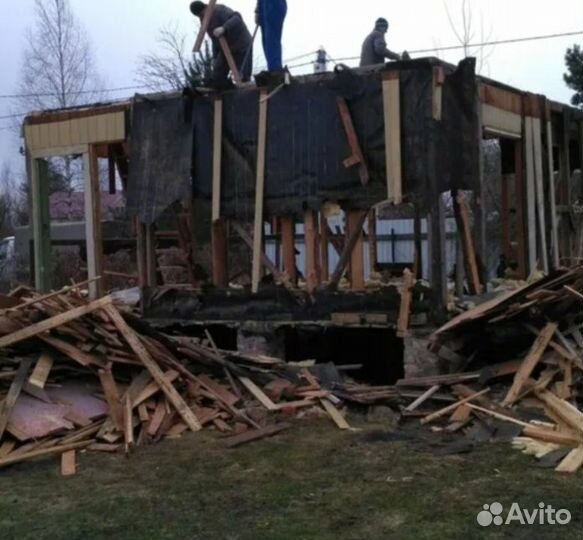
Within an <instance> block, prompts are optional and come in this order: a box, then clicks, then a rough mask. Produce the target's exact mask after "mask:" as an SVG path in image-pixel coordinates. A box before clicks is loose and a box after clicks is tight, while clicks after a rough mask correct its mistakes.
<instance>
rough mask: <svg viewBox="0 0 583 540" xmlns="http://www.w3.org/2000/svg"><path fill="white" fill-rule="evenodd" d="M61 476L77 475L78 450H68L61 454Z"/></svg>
mask: <svg viewBox="0 0 583 540" xmlns="http://www.w3.org/2000/svg"><path fill="white" fill-rule="evenodd" d="M61 474H62V475H63V476H74V475H75V474H77V450H67V451H66V452H63V453H62V454H61Z"/></svg>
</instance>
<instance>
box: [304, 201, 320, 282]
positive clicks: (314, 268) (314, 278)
mask: <svg viewBox="0 0 583 540" xmlns="http://www.w3.org/2000/svg"><path fill="white" fill-rule="evenodd" d="M304 238H305V243H306V269H305V278H306V285H307V288H308V291H309V292H313V291H314V290H315V289H316V287H318V285H319V284H320V268H319V266H320V265H319V260H320V252H319V248H318V214H317V213H316V211H315V210H311V209H309V208H308V209H307V210H306V212H305V214H304Z"/></svg>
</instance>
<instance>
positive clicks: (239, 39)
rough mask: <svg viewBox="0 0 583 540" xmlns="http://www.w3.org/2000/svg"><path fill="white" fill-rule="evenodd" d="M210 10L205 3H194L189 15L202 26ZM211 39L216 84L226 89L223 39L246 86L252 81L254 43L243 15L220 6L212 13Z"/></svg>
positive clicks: (227, 74)
mask: <svg viewBox="0 0 583 540" xmlns="http://www.w3.org/2000/svg"><path fill="white" fill-rule="evenodd" d="M207 9H208V6H207V4H205V3H204V2H200V1H197V2H192V3H191V4H190V11H191V12H192V14H193V15H194V16H196V17H198V18H199V19H200V20H201V22H202V20H203V18H204V14H205V11H206V10H207ZM207 32H208V35H209V37H210V38H211V41H212V44H213V58H214V64H213V83H214V84H215V85H217V86H224V85H225V83H226V82H227V80H228V77H229V65H228V63H227V60H226V58H225V55H224V53H223V50H222V48H221V44H220V43H219V38H221V37H224V38H225V39H226V41H227V43H228V45H229V49H231V53H232V55H233V58H234V60H235V64H236V65H237V67H238V68H239V72H240V74H241V79H242V80H243V82H246V81H249V80H250V79H251V72H252V71H253V39H252V38H251V34H250V33H249V30H248V29H247V26H246V25H245V22H244V21H243V17H241V14H240V13H237V12H236V11H233V10H232V9H231V8H229V7H227V6H223V5H221V4H217V5H216V6H215V8H214V10H213V14H212V16H211V19H210V22H209V25H208V29H207Z"/></svg>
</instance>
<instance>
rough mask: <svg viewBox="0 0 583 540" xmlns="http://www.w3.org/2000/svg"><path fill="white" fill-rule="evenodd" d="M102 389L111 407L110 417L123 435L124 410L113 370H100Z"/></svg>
mask: <svg viewBox="0 0 583 540" xmlns="http://www.w3.org/2000/svg"><path fill="white" fill-rule="evenodd" d="M98 375H99V380H100V381H101V387H102V389H103V393H104V395H105V401H106V402H107V406H108V407H109V416H110V417H111V419H112V421H113V423H114V425H115V427H116V429H117V430H118V431H119V432H122V433H123V428H124V423H123V408H122V404H121V396H120V393H119V390H118V387H117V384H116V382H115V379H114V378H113V373H112V371H111V369H100V370H99V371H98Z"/></svg>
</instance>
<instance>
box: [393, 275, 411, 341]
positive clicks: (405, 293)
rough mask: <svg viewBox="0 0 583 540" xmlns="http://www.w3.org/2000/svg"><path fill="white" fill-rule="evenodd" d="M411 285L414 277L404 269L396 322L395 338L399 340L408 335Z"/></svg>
mask: <svg viewBox="0 0 583 540" xmlns="http://www.w3.org/2000/svg"><path fill="white" fill-rule="evenodd" d="M413 285H415V276H414V275H413V273H412V272H411V271H410V270H409V269H408V268H405V271H404V272H403V285H402V287H401V306H400V309H399V319H398V321H397V337H400V338H404V337H407V336H408V335H409V321H410V319H411V305H412V303H413V293H412V292H411V289H412V288H413Z"/></svg>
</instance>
